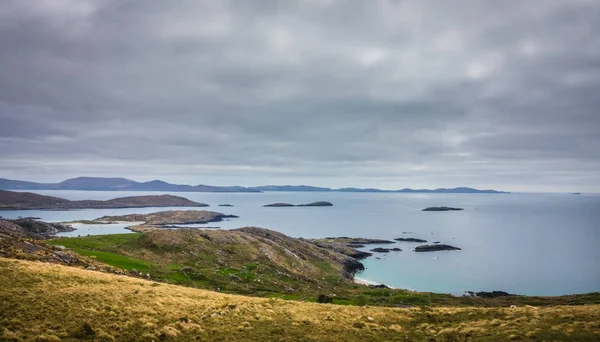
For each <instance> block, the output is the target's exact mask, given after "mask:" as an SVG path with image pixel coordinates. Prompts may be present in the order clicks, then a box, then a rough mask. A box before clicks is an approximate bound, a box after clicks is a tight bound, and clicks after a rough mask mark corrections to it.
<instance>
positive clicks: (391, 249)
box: [370, 247, 402, 253]
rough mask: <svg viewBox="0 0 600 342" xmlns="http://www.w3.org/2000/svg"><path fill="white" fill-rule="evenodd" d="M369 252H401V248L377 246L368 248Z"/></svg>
mask: <svg viewBox="0 0 600 342" xmlns="http://www.w3.org/2000/svg"><path fill="white" fill-rule="evenodd" d="M370 251H371V252H376V253H389V252H401V251H402V250H401V249H400V248H397V247H395V248H381V247H377V248H373V249H371V250H370Z"/></svg>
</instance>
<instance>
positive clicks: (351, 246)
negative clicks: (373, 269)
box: [308, 236, 395, 260]
mask: <svg viewBox="0 0 600 342" xmlns="http://www.w3.org/2000/svg"><path fill="white" fill-rule="evenodd" d="M308 241H310V242H312V243H314V244H315V245H317V246H319V247H322V248H327V249H331V250H333V251H336V252H338V253H341V254H344V255H347V256H349V257H352V258H355V259H357V260H362V259H365V258H368V257H370V256H372V255H373V253H369V252H363V251H359V250H358V249H356V248H361V247H364V246H365V245H380V244H391V243H395V242H394V241H389V240H381V239H367V238H351V237H347V236H342V237H326V238H324V239H310V240H308Z"/></svg>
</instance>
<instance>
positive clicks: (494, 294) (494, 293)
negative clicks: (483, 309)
mask: <svg viewBox="0 0 600 342" xmlns="http://www.w3.org/2000/svg"><path fill="white" fill-rule="evenodd" d="M467 293H469V294H470V295H471V296H476V297H480V298H496V297H511V296H516V295H515V294H512V293H508V292H504V291H491V292H488V291H479V292H473V291H467Z"/></svg>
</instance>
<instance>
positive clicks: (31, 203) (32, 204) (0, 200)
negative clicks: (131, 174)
mask: <svg viewBox="0 0 600 342" xmlns="http://www.w3.org/2000/svg"><path fill="white" fill-rule="evenodd" d="M144 207H208V204H206V203H198V202H194V201H190V200H189V199H187V198H184V197H179V196H172V195H150V196H130V197H119V198H114V199H110V200H106V201H97V200H79V201H71V200H68V199H64V198H60V197H52V196H44V195H39V194H34V193H31V192H15V191H6V190H0V210H27V209H38V210H69V209H112V208H144Z"/></svg>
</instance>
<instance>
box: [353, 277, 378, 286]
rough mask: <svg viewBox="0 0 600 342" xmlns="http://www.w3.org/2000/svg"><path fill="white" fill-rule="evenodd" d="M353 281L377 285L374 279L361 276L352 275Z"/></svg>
mask: <svg viewBox="0 0 600 342" xmlns="http://www.w3.org/2000/svg"><path fill="white" fill-rule="evenodd" d="M353 281H354V283H356V284H361V285H379V283H376V282H374V281H371V280H367V279H363V278H358V277H356V276H355V277H354V279H353Z"/></svg>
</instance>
